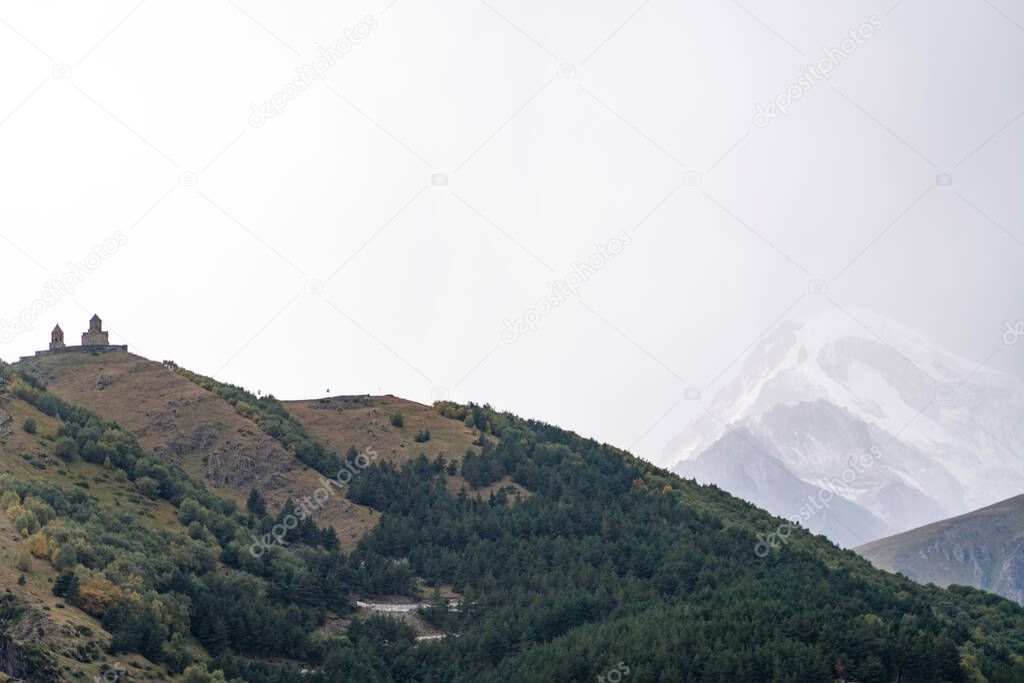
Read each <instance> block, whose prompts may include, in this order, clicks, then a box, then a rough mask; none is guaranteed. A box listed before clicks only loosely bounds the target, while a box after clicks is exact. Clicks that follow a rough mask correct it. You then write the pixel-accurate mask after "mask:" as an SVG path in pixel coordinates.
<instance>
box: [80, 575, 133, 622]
mask: <svg viewBox="0 0 1024 683" xmlns="http://www.w3.org/2000/svg"><path fill="white" fill-rule="evenodd" d="M122 597H124V594H123V593H122V592H121V589H120V588H118V587H117V586H115V585H114V584H112V583H111V582H110V581H108V580H107V579H105V578H104V577H103V576H101V575H99V574H95V575H93V576H92V577H91V578H90V579H89V580H88V581H86V582H85V583H84V584H82V585H81V586H80V587H79V589H78V600H77V601H76V602H75V606H76V607H78V608H79V609H81V610H82V611H83V612H87V613H89V614H91V615H93V616H94V617H102V616H103V614H104V613H105V612H106V611H107V608H108V607H110V605H112V604H113V603H114V602H116V601H118V600H120V599H121V598H122Z"/></svg>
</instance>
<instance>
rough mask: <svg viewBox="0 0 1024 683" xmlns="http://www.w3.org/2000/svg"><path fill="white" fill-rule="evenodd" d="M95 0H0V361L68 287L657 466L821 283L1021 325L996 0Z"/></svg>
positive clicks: (220, 339) (215, 370)
mask: <svg viewBox="0 0 1024 683" xmlns="http://www.w3.org/2000/svg"><path fill="white" fill-rule="evenodd" d="M389 3H390V4H389ZM98 5H99V3H80V2H46V1H41V0H33V1H31V2H28V1H25V2H11V1H8V0H4V1H3V2H0V83H2V86H3V87H0V255H2V256H3V258H2V259H0V292H2V296H0V320H2V321H6V324H7V326H8V327H7V331H6V332H5V329H4V328H3V327H2V326H3V325H4V324H5V323H0V356H2V357H3V358H4V359H6V360H15V359H17V357H18V356H19V355H23V354H28V353H31V352H32V351H34V350H35V349H39V348H44V347H45V345H46V343H47V342H48V337H49V330H50V329H51V328H52V327H53V325H54V323H56V322H58V321H59V322H60V323H61V324H62V326H63V327H64V329H65V331H66V332H67V333H68V335H69V338H70V339H69V341H71V340H74V339H77V336H78V334H79V333H80V332H81V330H82V329H84V328H85V326H86V321H87V320H88V318H89V317H90V316H91V315H92V313H93V312H98V313H99V314H100V315H101V316H102V317H103V318H104V320H105V321H106V323H107V326H108V328H110V329H111V330H112V332H113V335H112V336H113V337H114V339H116V340H118V341H120V342H122V343H127V344H129V345H130V347H131V349H132V350H133V351H135V352H137V353H140V354H143V355H145V356H147V357H149V358H152V359H154V360H163V359H173V360H175V361H177V362H179V363H180V364H182V365H184V366H186V367H188V368H191V369H194V370H196V371H199V372H203V373H206V374H212V375H215V376H217V377H218V378H221V379H224V380H227V381H231V382H235V383H240V384H243V385H245V386H247V387H249V388H251V389H253V390H256V389H259V390H262V391H264V392H273V393H274V394H276V395H277V396H279V397H282V398H298V397H311V396H319V395H323V394H324V392H325V391H327V390H328V389H329V390H330V392H331V393H335V394H336V393H362V392H372V393H378V392H383V393H394V394H398V395H401V396H405V397H408V398H411V399H415V400H419V401H424V402H429V401H430V400H432V398H434V397H440V396H445V395H450V396H451V397H452V398H453V399H456V400H459V401H467V400H475V401H480V402H490V403H492V404H494V405H495V406H497V407H500V408H505V409H509V410H512V411H514V412H517V413H519V414H521V415H524V416H528V417H536V418H540V419H544V420H546V421H549V422H553V423H556V424H559V425H562V426H565V427H569V428H572V429H575V430H577V431H579V432H581V433H583V434H585V435H588V436H594V437H596V438H599V439H602V440H607V441H609V442H612V443H614V444H616V445H619V446H623V447H628V448H631V449H632V450H634V451H635V452H636V453H637V454H639V455H641V456H644V457H647V458H649V459H652V460H655V461H657V462H659V464H670V463H669V462H668V461H667V460H666V458H665V457H664V456H663V453H662V449H663V447H664V446H665V443H666V442H667V441H668V439H669V438H671V437H672V436H673V435H675V434H676V433H678V431H679V430H680V428H681V427H682V425H683V424H685V423H686V422H687V421H688V420H689V419H690V418H691V417H692V416H693V415H694V414H695V413H696V412H697V411H698V410H699V409H700V404H701V402H700V401H685V400H683V399H684V396H685V395H686V390H687V388H688V387H695V388H701V389H703V391H704V394H705V396H707V395H708V393H709V392H712V391H713V389H714V388H715V386H717V385H716V384H715V385H713V384H714V383H715V380H716V378H717V377H718V376H719V375H720V373H722V371H723V370H725V369H726V368H729V367H731V364H732V363H733V362H734V361H735V360H736V359H737V358H739V357H741V356H742V354H743V352H744V351H745V350H746V349H747V348H748V347H749V346H750V345H751V344H752V343H753V342H754V341H755V340H756V339H758V338H759V336H760V335H762V334H763V333H764V332H765V331H766V330H767V329H769V328H770V327H771V326H772V325H773V324H774V323H776V322H777V321H778V320H779V319H780V317H798V316H801V315H806V314H808V313H809V312H812V311H813V310H815V309H816V308H819V307H822V306H831V305H832V304H831V303H829V302H828V299H832V300H833V301H835V302H837V303H838V304H841V305H842V306H844V307H850V308H852V307H856V308H864V309H870V310H872V311H876V312H878V313H880V314H883V315H886V316H890V317H893V318H896V319H899V320H902V321H904V322H906V323H907V324H909V325H911V326H913V327H917V328H918V329H920V330H921V331H922V332H923V333H925V334H926V335H927V336H928V337H930V338H931V339H933V340H935V342H936V343H938V344H942V345H944V346H947V347H949V348H951V349H953V350H955V351H957V352H959V353H961V354H963V355H965V356H967V357H968V358H973V359H977V360H978V361H979V362H980V361H981V360H983V359H984V358H985V357H987V356H988V355H989V354H990V353H992V351H993V350H994V349H997V348H1000V344H1001V342H1000V339H1001V336H1002V334H1003V332H1004V331H1005V323H1006V322H1011V323H1013V322H1016V321H1018V320H1022V319H1024V296H1022V290H1024V288H1022V287H1021V284H1022V277H1021V273H1022V268H1021V266H1022V264H1024V242H1022V240H1024V226H1022V218H1024V192H1022V191H1021V188H1022V187H1024V166H1022V162H1021V160H1022V152H1024V117H1022V116H1021V115H1022V113H1024V78H1022V72H1024V68H1022V67H1024V7H1021V6H1020V4H1019V3H1013V2H1010V1H1009V0H956V1H954V0H947V1H945V2H941V1H940V2H935V1H931V0H902V1H899V2H898V1H897V0H888V1H887V2H858V3H846V2H822V1H820V0H818V1H814V2H811V1H810V0H808V1H806V2H791V3H790V2H787V3H783V2H765V1H759V0H741V2H725V1H722V2H710V1H708V0H705V1H704V2H676V1H670V0H649V1H647V2H643V1H639V0H630V1H628V2H618V1H616V2H612V1H599V2H584V1H583V0H570V1H562V2H553V1H550V0H545V1H544V2H539V1H532V0H531V1H529V2H510V1H508V0H487V1H486V2H483V1H482V0H432V1H430V2H428V1H427V0H396V1H395V2H390V0H378V1H365V2H362V1H361V2H346V3H336V2H303V3H281V2H278V3H271V2H265V1H260V0H202V2H199V1H189V0H186V1H177V2H170V1H169V0H142V2H139V1H138V0H128V1H126V2H105V3H102V8H98V7H97V6H98ZM851 30H853V31H855V32H856V31H858V30H860V31H862V35H864V34H870V35H869V37H867V38H863V37H861V38H859V39H858V40H857V41H853V40H852V39H850V38H849V37H850V31H851ZM359 34H362V36H361V37H359V40H358V41H352V43H351V44H348V43H344V42H343V43H342V47H343V49H344V52H345V54H344V55H343V56H339V57H336V58H335V59H334V62H335V63H334V64H327V69H326V71H323V72H322V73H323V78H319V79H311V85H310V86H309V87H307V88H305V89H304V90H302V91H289V92H288V93H284V95H285V96H284V97H275V96H276V95H277V94H279V93H282V91H283V88H284V86H285V85H287V84H288V83H289V82H290V81H291V80H292V79H293V78H295V77H296V75H297V74H298V73H301V72H303V71H305V73H307V74H308V73H310V72H311V70H312V69H315V68H320V67H323V66H324V62H322V61H321V62H319V64H318V63H317V58H318V56H319V55H320V53H319V52H318V50H319V49H320V48H323V49H325V50H326V49H327V47H328V46H331V45H334V44H336V43H337V41H338V40H339V39H341V38H344V37H345V36H346V35H349V36H355V35H359ZM844 39H848V40H846V42H845V43H844ZM851 46H852V47H851ZM826 50H827V51H828V54H830V55H831V57H826V54H827V53H826ZM836 50H839V52H836ZM338 54H339V55H341V53H340V52H339V53H338ZM822 59H829V60H830V61H831V66H829V67H828V68H829V69H830V70H831V73H830V74H829V76H828V78H827V79H826V78H823V77H820V76H818V75H815V72H810V75H808V72H806V71H805V67H806V66H807V65H809V64H810V65H818V67H817V68H825V66H822V65H820V64H819V61H820V60H822ZM297 69H298V70H299V71H297ZM817 73H818V74H820V71H818V72H817ZM801 79H803V80H801ZM791 86H792V87H793V88H794V90H793V92H794V93H796V94H798V95H799V97H797V98H796V99H795V100H794V101H792V102H791V104H790V106H789V107H788V113H786V114H784V115H779V116H776V117H774V118H770V117H768V116H764V117H762V118H761V119H759V120H758V121H756V122H755V114H756V113H757V111H758V109H757V107H758V105H761V106H762V107H766V106H767V105H768V104H769V103H771V102H773V101H775V100H776V97H777V96H779V95H780V94H783V93H786V92H787V90H789V89H791ZM272 99H273V100H275V101H276V103H277V105H278V109H279V113H278V114H277V115H275V116H273V117H262V118H265V120H254V119H260V118H261V117H253V116H251V112H252V111H253V106H254V105H255V106H256V108H257V109H259V106H260V105H261V104H262V103H264V102H266V101H269V100H272ZM254 124H262V125H254ZM759 124H760V125H759ZM765 124H766V125H765ZM946 173H948V174H950V175H951V178H952V184H944V183H943V184H939V183H937V176H938V175H939V174H946ZM438 174H443V177H444V178H446V183H447V184H440V183H441V182H442V176H439V175H438ZM620 233H625V234H626V235H627V236H628V244H626V243H625V241H621V239H620V238H618V237H617V235H619V234H620ZM108 238H112V239H108ZM105 239H108V243H107V249H106V251H105V252H104V253H103V254H102V255H101V256H92V257H90V256H89V255H90V254H92V253H93V250H94V249H95V248H96V247H95V245H99V244H102V243H103V241H104V240H105ZM613 240H619V241H614V242H613ZM609 249H610V250H614V251H618V252H619V253H618V254H617V255H614V256H612V257H610V258H608V257H603V256H602V257H601V258H600V259H598V260H603V261H604V263H603V265H602V267H600V268H598V269H596V270H595V271H594V272H592V273H588V274H587V276H586V281H585V282H582V284H581V285H580V286H579V287H578V294H575V293H569V294H568V295H565V294H564V292H565V291H566V290H565V289H564V288H563V290H562V291H563V294H562V295H560V297H559V298H558V301H559V304H558V305H557V306H555V307H553V308H552V309H551V310H550V311H547V312H546V314H544V315H540V316H538V317H537V320H536V329H535V330H530V331H528V332H527V333H526V334H522V335H519V336H518V337H517V338H516V339H515V340H514V341H511V343H510V340H511V337H512V335H511V334H505V337H504V339H503V330H505V329H506V328H505V321H506V320H508V321H514V320H516V319H517V318H519V317H521V316H525V315H526V314H527V313H528V312H529V311H531V310H535V307H536V306H537V303H538V302H539V301H541V300H542V299H543V298H544V297H545V295H546V294H548V293H549V292H550V291H551V290H550V289H549V283H551V282H553V281H556V280H572V279H575V278H576V277H577V276H575V275H572V276H571V275H570V274H573V273H575V272H576V271H574V264H581V263H585V262H586V261H587V260H588V259H590V258H591V257H592V256H593V255H595V254H598V255H600V254H602V251H601V250H609ZM101 251H102V249H101ZM605 253H606V254H607V253H611V252H610V251H606V252H605ZM89 262H91V264H92V265H93V266H97V267H95V268H90V267H89ZM69 263H82V264H83V265H85V268H81V267H79V268H77V269H71V271H70V272H72V273H73V274H69V265H68V264H69ZM62 277H63V278H64V279H66V280H67V281H68V282H69V283H70V284H72V285H73V292H68V293H67V294H60V295H58V296H56V297H54V296H50V295H45V294H44V293H45V292H46V287H47V283H48V282H50V281H51V280H54V279H60V278H62ZM819 280H820V281H824V282H823V283H820V284H813V283H814V282H815V281H819ZM822 288H826V289H827V294H822V293H820V292H821V291H822ZM44 296H46V297H48V300H47V301H45V302H44V303H42V304H36V306H37V311H39V314H38V315H37V316H35V317H34V320H33V322H32V324H31V329H21V328H20V327H18V328H17V329H15V326H14V325H13V323H12V322H11V321H13V320H15V319H17V318H19V317H20V316H22V312H23V311H24V310H25V309H26V308H30V307H31V306H32V305H33V302H35V301H36V300H38V299H41V298H43V297H44ZM55 299H56V300H55ZM563 299H564V300H563ZM1022 354H1024V344H1021V345H1018V346H1014V347H1004V348H1001V351H1000V352H999V353H998V354H997V355H996V357H994V358H993V359H992V361H991V363H992V364H993V365H996V366H999V367H1002V368H1004V369H1007V370H1010V371H1012V372H1014V373H1016V374H1018V375H1020V374H1024V356H1022Z"/></svg>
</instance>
